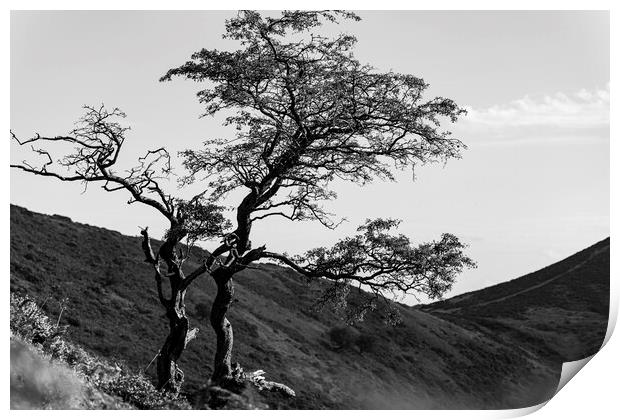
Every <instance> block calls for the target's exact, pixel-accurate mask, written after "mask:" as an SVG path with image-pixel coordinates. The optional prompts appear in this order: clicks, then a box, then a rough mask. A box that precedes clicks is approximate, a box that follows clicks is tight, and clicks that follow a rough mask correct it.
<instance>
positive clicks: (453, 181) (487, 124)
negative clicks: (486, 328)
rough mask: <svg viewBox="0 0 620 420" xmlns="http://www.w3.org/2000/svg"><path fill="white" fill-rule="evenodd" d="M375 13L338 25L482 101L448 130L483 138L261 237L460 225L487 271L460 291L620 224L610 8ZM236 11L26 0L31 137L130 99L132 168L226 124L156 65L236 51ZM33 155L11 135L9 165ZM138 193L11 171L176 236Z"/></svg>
mask: <svg viewBox="0 0 620 420" xmlns="http://www.w3.org/2000/svg"><path fill="white" fill-rule="evenodd" d="M359 14H360V16H361V17H362V21H360V22H346V23H343V24H340V25H329V26H326V27H324V28H323V29H322V32H323V33H324V34H330V33H331V34H335V33H337V32H348V33H351V34H354V35H355V36H356V37H357V38H358V44H357V46H356V48H355V54H356V57H357V58H358V59H359V60H360V61H361V62H365V63H370V64H372V65H373V66H375V67H376V68H377V69H379V70H383V71H388V70H393V71H396V72H400V73H410V74H414V75H416V76H419V77H422V78H424V80H425V81H426V82H428V83H429V84H430V85H431V87H430V89H429V91H428V93H429V96H445V97H449V98H451V99H454V100H455V101H456V102H457V103H458V104H459V105H461V106H463V107H466V108H467V109H468V115H467V116H466V117H465V118H462V119H461V120H459V122H458V123H456V124H454V125H448V126H446V128H447V129H449V130H450V131H452V132H453V133H454V135H455V136H456V137H458V138H460V139H461V140H462V141H463V142H464V143H465V144H466V145H467V146H468V149H467V150H466V151H465V152H464V154H463V159H461V160H456V161H450V162H448V164H447V165H445V166H442V165H434V166H431V165H429V166H424V167H421V168H418V169H416V174H415V175H416V179H415V181H413V180H412V177H411V173H410V172H405V173H401V174H399V175H398V180H397V182H395V183H383V182H375V183H373V184H371V185H367V186H364V187H359V186H356V185H349V184H342V183H341V184H337V185H336V186H335V188H336V191H337V192H338V199H337V200H336V201H334V202H331V203H329V205H328V206H327V207H328V208H329V209H330V210H331V211H332V212H335V213H336V214H338V215H339V216H342V217H346V218H347V220H348V221H347V222H346V223H344V224H342V225H341V226H340V227H339V228H338V229H337V230H335V231H329V230H326V229H324V228H322V227H321V226H320V225H318V224H316V223H291V222H287V221H283V220H281V219H273V220H269V219H267V220H265V221H262V223H260V224H256V225H255V227H254V231H253V243H254V244H263V243H265V244H266V245H267V246H268V248H269V249H271V250H274V251H277V252H283V251H287V252H289V253H291V254H294V253H300V252H303V251H305V250H307V249H310V248H313V247H316V246H323V245H331V244H333V243H334V242H335V241H337V240H338V239H339V238H342V237H344V236H349V235H352V234H354V233H355V228H356V227H357V226H358V225H359V224H360V223H362V222H363V221H364V220H365V219H366V218H373V217H392V218H398V219H402V220H403V223H402V225H401V231H402V233H404V234H406V235H408V236H409V237H410V238H411V239H412V241H413V242H414V243H418V242H424V241H429V240H432V239H436V238H439V236H440V235H441V233H443V232H451V233H454V234H456V235H457V236H459V237H460V238H461V239H462V240H463V241H464V242H466V243H468V244H469V248H468V249H467V252H468V254H469V255H470V256H471V257H472V258H473V259H475V260H476V262H477V263H478V268H477V269H475V270H468V271H466V272H464V273H463V274H462V275H461V276H459V279H458V281H457V283H456V284H455V286H454V288H453V290H452V291H451V292H450V293H449V294H448V295H447V296H452V295H455V294H460V293H463V292H466V291H470V290H475V289H479V288H482V287H486V286H489V285H492V284H495V283H498V282H502V281H507V280H510V279H513V278H516V277H518V276H521V275H524V274H527V273H529V272H531V271H534V270H537V269H539V268H542V267H544V266H546V265H549V264H551V263H554V262H556V261H558V260H560V259H562V258H564V257H566V256H569V255H571V254H572V253H574V252H576V251H579V250H581V249H583V248H585V247H587V246H589V245H591V244H593V243H594V242H596V241H599V240H602V239H603V238H605V237H607V236H609V205H610V198H609V189H610V174H609V170H610V168H609V79H610V75H609V14H608V13H606V12H583V11H581V12H572V11H553V12H547V11H531V12H528V11H495V12H485V11H460V12H451V11H389V12H388V11H377V12H369V11H366V12H360V13H359ZM233 15H234V12H225V11H217V12H209V11H200V12H196V11H194V12H180V11H176V12H175V11H162V12H142V11H136V12H128V11H122V12H112V11H105V12H103V11H88V12H67V11H51V12H49V11H48V12H25V11H19V12H15V11H14V12H12V13H11V29H10V31H11V40H10V43H11V52H10V54H11V57H10V74H11V76H10V78H11V95H10V102H11V117H10V120H11V121H10V123H11V129H12V130H13V131H14V132H15V133H16V134H17V135H19V136H21V137H27V136H29V135H32V134H34V133H35V132H39V133H41V134H46V135H57V134H64V133H66V132H68V131H69V130H70V129H71V128H72V126H73V122H74V121H75V120H77V119H78V118H79V117H80V115H81V113H82V110H81V106H82V105H84V104H93V105H96V104H101V103H102V102H103V103H105V104H106V106H109V107H113V106H117V107H119V108H121V109H122V110H123V111H125V112H126V113H127V116H128V117H127V123H128V124H129V125H130V126H131V127H132V130H131V131H130V133H129V135H128V138H127V142H126V143H125V145H124V151H123V153H124V156H123V157H122V159H121V161H119V164H120V165H121V166H123V167H125V168H129V167H131V166H133V165H134V164H135V162H136V159H137V157H138V156H140V155H141V154H143V153H144V151H145V150H147V149H152V148H153V147H154V146H156V147H159V146H164V145H165V146H167V147H168V149H169V150H170V151H171V152H176V151H180V150H183V149H186V148H196V147H199V145H200V144H201V143H202V142H203V141H204V140H206V139H207V138H212V137H222V136H225V135H227V134H228V133H229V131H227V130H226V129H225V128H222V126H221V122H222V117H215V118H199V115H200V114H201V111H202V108H201V106H200V105H199V104H198V102H197V100H196V98H195V93H196V91H198V90H199V89H200V85H199V84H196V83H193V82H188V81H183V80H175V81H173V82H168V83H160V82H159V81H158V79H159V77H161V76H162V75H163V74H164V73H165V72H166V71H167V70H168V69H169V68H172V67H175V66H178V65H180V64H182V63H184V62H185V61H186V60H187V59H188V58H189V56H190V55H191V53H193V52H194V51H197V50H199V49H201V48H218V49H230V48H235V47H236V44H235V43H234V42H233V41H230V40H222V39H221V34H222V33H223V31H224V20H225V19H226V18H228V17H231V16H233ZM27 152H28V150H24V149H20V148H19V147H15V145H11V157H10V158H11V162H19V161H21V160H22V159H24V158H25V157H26V156H27V155H28V153H27ZM177 172H178V173H182V168H180V167H177ZM128 198H129V197H128V195H127V194H125V193H124V192H117V193H106V192H105V191H103V190H102V189H101V188H99V187H97V186H96V185H91V186H89V188H88V189H87V190H86V191H85V192H84V187H83V186H82V185H80V184H70V183H62V182H59V181H56V180H53V179H46V178H40V177H36V176H34V175H29V174H24V173H20V172H18V171H17V170H11V175H10V201H11V203H13V204H17V205H20V206H24V207H26V208H28V209H30V210H33V211H37V212H42V213H47V214H62V215H66V216H69V217H71V218H72V219H73V220H74V221H77V222H82V223H88V224H91V225H96V226H104V227H107V228H109V229H113V230H117V231H120V232H122V233H124V234H127V235H138V233H139V230H138V226H144V225H148V226H149V227H150V231H151V232H152V233H153V234H154V236H161V234H162V233H163V231H164V229H165V227H166V224H165V220H164V219H163V218H162V217H161V215H158V214H157V213H156V212H155V211H154V210H152V209H150V208H148V207H145V206H141V205H138V204H133V205H127V199H128ZM235 198H238V196H237V197H236V196H234V195H233V196H231V201H229V202H228V204H230V205H234V201H235ZM205 245H206V248H207V249H209V248H210V247H212V246H213V244H212V243H207V244H205ZM137 246H138V245H137ZM407 302H408V303H415V302H416V301H415V299H413V298H409V299H408V300H407Z"/></svg>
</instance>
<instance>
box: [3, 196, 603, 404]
mask: <svg viewBox="0 0 620 420" xmlns="http://www.w3.org/2000/svg"><path fill="white" fill-rule="evenodd" d="M605 246H607V248H606V249H605ZM601 247H602V248H601ZM594 249H595V250H599V251H600V252H598V254H596V256H593V257H592V259H593V260H588V261H593V262H589V263H587V264H583V265H581V266H580V267H578V268H575V269H573V270H572V271H570V270H569V269H570V268H571V267H575V266H576V265H578V264H579V262H581V261H582V260H583V259H584V258H586V259H587V258H588V256H590V255H592V252H590V251H588V252H586V251H587V250H586V251H584V252H586V254H584V255H585V257H583V258H582V257H579V258H578V259H577V260H575V261H576V263H575V264H573V263H572V262H569V263H567V265H566V267H567V269H565V270H555V269H553V267H555V266H551V267H549V268H548V269H553V270H552V271H550V272H548V273H546V274H544V275H543V274H541V275H540V277H536V278H532V279H531V281H529V280H528V282H526V283H523V282H522V283H515V282H517V281H514V282H509V283H505V285H508V286H507V287H508V289H506V290H505V291H503V292H498V293H499V294H490V295H489V294H488V293H490V292H489V289H485V290H483V291H481V292H475V293H472V294H469V295H465V296H466V298H465V300H464V301H463V300H462V301H461V304H459V303H458V302H459V300H458V297H457V298H454V299H451V300H448V301H446V302H444V303H441V304H436V305H431V306H426V307H422V308H409V307H403V308H402V315H403V323H402V324H400V325H399V326H396V327H388V326H386V325H385V323H384V322H383V320H382V319H381V318H380V317H379V316H378V315H374V314H373V315H372V316H370V317H369V319H368V320H367V321H366V322H364V323H362V324H360V325H357V326H356V327H355V330H356V331H355V333H356V334H361V335H363V336H366V337H374V338H375V340H374V345H373V346H368V348H366V347H365V348H363V349H360V348H359V346H356V345H351V346H345V347H344V348H337V346H335V345H334V343H333V342H332V341H331V340H330V338H329V333H328V332H329V330H330V329H331V328H333V327H335V326H338V325H339V323H338V321H337V319H336V318H335V317H334V316H333V315H332V314H330V313H328V312H322V313H316V312H314V311H313V310H312V309H311V307H312V303H313V301H314V299H315V297H316V296H317V293H318V292H319V290H318V289H319V288H320V286H318V285H317V284H314V285H312V286H309V285H308V284H307V282H306V280H305V279H303V278H302V277H300V276H298V275H296V274H295V273H293V272H292V271H290V270H287V269H283V268H281V267H278V266H275V265H270V264H266V265H260V266H257V267H256V268H255V269H252V270H246V271H245V272H243V273H241V274H240V275H239V276H237V277H236V289H235V290H236V298H237V300H236V301H235V303H234V304H233V306H232V309H231V311H230V320H231V322H232V325H233V327H234V331H235V350H234V354H233V359H234V360H236V361H238V362H239V363H240V364H241V365H242V366H243V367H244V368H245V369H246V370H253V369H263V370H265V371H266V375H267V379H270V380H274V381H278V382H282V383H285V384H287V385H289V386H291V387H292V388H293V389H295V391H296V392H297V395H298V397H297V398H295V399H294V400H274V401H271V404H272V407H274V408H516V407H525V406H530V405H533V404H536V403H539V402H541V401H543V400H544V399H546V398H548V397H549V396H551V395H552V394H553V391H554V390H555V387H556V385H557V382H558V379H559V375H560V369H561V361H562V360H563V358H565V357H566V356H570V357H568V358H571V357H573V358H574V357H577V356H583V355H587V354H591V353H592V352H594V351H596V349H597V348H598V347H600V345H601V343H602V336H601V334H600V331H603V334H604V329H605V326H606V323H607V318H606V315H605V314H606V311H607V309H606V305H607V302H608V292H606V290H608V282H609V256H608V242H607V243H606V245H605V243H603V244H602V245H601V244H597V245H596V246H595V247H594ZM197 254H199V255H196V256H195V258H193V260H194V261H200V258H201V257H202V256H204V255H201V254H203V253H202V251H199V252H197ZM577 255H579V254H577ZM605 255H606V258H607V260H605ZM142 260H143V256H141V249H140V240H139V238H137V237H126V236H123V235H121V234H119V233H117V232H112V231H109V230H106V229H102V228H97V227H92V226H88V225H83V224H77V223H73V222H71V220H70V219H68V218H65V217H61V216H45V215H41V214H37V213H33V212H30V211H28V210H26V209H23V208H19V207H16V206H11V290H13V291H17V292H21V293H28V294H29V295H30V296H32V297H33V298H35V299H36V300H37V302H39V303H40V304H44V305H45V309H46V311H48V313H49V314H50V316H52V317H57V316H58V314H59V307H60V305H59V302H60V301H61V300H62V299H64V298H68V303H67V309H66V310H65V311H64V312H63V315H62V322H63V323H68V324H69V335H70V338H71V339H72V340H74V341H75V342H77V343H79V344H81V345H82V346H84V347H85V348H86V349H88V350H89V351H92V352H93V353H95V354H99V355H102V356H106V357H115V358H118V359H123V360H125V361H126V362H127V364H128V365H129V366H131V367H133V368H134V369H136V370H138V369H144V368H145V367H146V366H147V365H148V364H149V362H150V361H151V360H152V359H153V357H154V356H155V354H156V353H157V350H158V348H159V347H160V345H161V343H162V341H163V339H164V337H165V334H166V328H167V327H166V322H165V317H164V316H163V312H162V309H161V307H160V306H159V303H158V301H157V298H156V293H155V285H154V281H153V277H152V272H151V271H150V270H149V267H148V266H147V265H146V264H144V263H142ZM594 260H595V261H594ZM605 261H606V262H605ZM562 263H564V262H562ZM191 268H192V266H191V264H189V263H188V271H189V270H191ZM535 274H536V273H535ZM557 275H560V276H559V277H557V278H555V279H554V280H553V281H551V282H549V283H545V284H544V285H543V286H541V287H539V288H538V289H532V290H527V289H528V288H531V287H533V286H536V285H538V284H541V283H544V282H546V281H548V280H549V279H550V278H551V277H554V276H557ZM526 277H529V276H526ZM584 283H588V284H592V285H594V284H596V286H592V287H584ZM497 287H498V288H499V289H497V290H500V291H501V290H502V286H501V285H500V286H497ZM554 287H561V289H562V290H563V291H564V292H563V293H564V295H562V296H563V298H562V299H557V298H558V296H559V294H558V292H557V290H556V289H554ZM606 288H607V289H606ZM534 290H538V292H539V293H535V296H536V298H535V299H534V300H532V301H531V302H530V301H529V300H528V299H529V298H528V296H529V295H530V294H531V292H532V291H534ZM519 292H522V293H521V294H519ZM477 293H482V294H481V295H480V297H477V296H478V295H477ZM493 293H495V292H493ZM213 296H214V287H213V285H212V284H211V281H210V278H208V277H207V276H204V277H202V278H201V279H200V280H198V281H197V282H196V283H195V284H194V285H193V286H192V288H191V290H190V291H189V293H188V298H187V307H188V312H189V314H190V316H191V319H192V321H193V322H194V324H195V325H196V324H197V326H198V327H199V328H200V329H201V331H200V333H199V335H198V338H197V339H196V340H195V341H192V342H191V344H190V345H189V347H188V349H187V351H186V352H185V353H184V355H183V357H182V360H181V367H182V369H184V371H185V374H186V380H187V384H186V390H187V392H188V394H189V396H190V398H191V394H192V393H193V392H194V391H195V390H196V389H197V388H198V387H199V386H200V385H201V384H204V382H205V381H206V380H207V378H208V377H209V376H210V373H211V360H212V357H213V343H214V340H215V337H214V335H213V333H212V332H211V330H210V328H209V327H208V321H207V320H206V319H199V317H200V311H199V309H198V305H199V304H207V305H210V302H211V299H212V297H213ZM498 298H504V299H503V300H497V299H498ZM515 299H517V300H515ZM481 303H484V305H482V304H481ZM476 305H477V306H476ZM514 306H516V307H517V308H516V309H515V308H513V307H514ZM480 307H484V308H485V309H480ZM503 307H506V308H508V309H506V310H505V311H504V312H501V308H503ZM476 308H478V309H476ZM497 308H499V309H497ZM509 308H513V309H509ZM496 310H497V311H498V312H495V315H494V311H496ZM54 319H55V318H54ZM545 320H549V322H544V321H545ZM583 331H597V332H596V333H594V332H593V333H592V334H591V335H588V336H587V340H585V342H582V341H581V340H580V339H579V337H580V334H581V333H582V332H583ZM567 344H568V345H570V346H569V347H570V348H572V349H573V350H570V351H568V350H565V348H566V347H567V346H566V345H567ZM560 349H564V350H560ZM361 350H364V351H361ZM569 353H570V354H569ZM147 373H151V374H152V373H153V365H151V366H150V367H149V368H148V370H147Z"/></svg>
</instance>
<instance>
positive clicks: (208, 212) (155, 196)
mask: <svg viewBox="0 0 620 420" xmlns="http://www.w3.org/2000/svg"><path fill="white" fill-rule="evenodd" d="M84 108H85V111H86V112H85V115H84V116H83V117H82V118H81V119H80V120H79V121H78V123H77V125H76V128H75V129H73V130H72V131H71V132H70V133H69V134H68V135H64V136H56V137H45V136H41V135H39V134H36V135H35V136H34V137H32V138H29V139H27V140H23V141H22V140H20V139H19V138H18V137H17V136H16V135H15V134H13V132H11V137H12V139H13V140H14V141H17V142H18V143H19V144H20V145H23V146H26V145H29V146H31V150H32V152H33V153H34V155H35V156H38V157H39V158H40V159H39V161H40V162H38V163H35V162H33V161H34V160H37V159H35V158H34V157H33V159H31V161H24V162H22V163H18V164H12V165H11V167H12V168H17V169H21V170H22V171H25V172H29V173H32V174H35V175H40V176H47V177H53V178H56V179H59V180H61V181H77V182H82V183H84V184H86V185H88V184H90V183H93V182H95V183H100V184H101V186H102V187H103V188H104V189H105V190H106V191H110V192H113V191H121V190H122V191H127V192H129V194H130V199H129V203H134V202H138V203H142V204H144V205H147V206H150V207H152V208H154V209H155V210H157V211H158V212H159V213H160V214H161V215H163V216H164V217H165V218H166V219H167V221H168V226H169V227H168V230H167V232H166V235H165V238H164V241H163V243H162V244H161V246H160V247H159V248H158V250H157V252H155V251H154V250H153V248H152V246H151V240H150V238H149V234H148V228H143V229H141V232H140V233H141V235H142V237H143V240H142V249H143V251H144V255H145V258H146V262H147V263H148V264H149V265H151V266H152V267H153V271H154V274H155V284H156V286H157V295H158V298H159V302H160V303H161V305H162V306H163V307H164V308H165V310H166V316H167V318H168V322H169V327H170V329H169V333H168V336H167V337H166V340H165V342H164V344H163V346H162V347H161V349H160V350H159V353H158V356H157V377H158V385H157V387H158V389H163V390H166V391H169V392H172V393H174V394H177V393H178V392H179V390H180V387H181V384H182V382H183V376H184V375H183V372H182V371H181V369H180V368H179V366H178V360H179V358H180V357H181V354H182V353H183V350H184V349H185V347H186V346H187V344H188V343H189V342H190V341H191V340H192V339H193V338H194V337H195V336H196V333H197V332H198V329H197V328H194V329H190V328H189V321H188V318H187V316H186V314H185V293H186V291H187V288H188V287H189V286H190V284H191V283H192V281H193V280H195V279H196V278H197V277H198V276H199V275H201V274H203V273H204V272H205V271H206V266H205V265H204V264H202V265H201V266H200V267H199V268H197V269H196V270H194V271H193V272H191V273H189V274H187V275H185V274H184V273H183V270H182V266H183V263H184V262H185V260H186V259H187V258H188V257H189V251H190V248H191V245H192V244H193V243H194V242H195V241H197V240H201V239H205V238H210V237H214V236H218V235H221V232H222V229H225V228H227V227H228V225H229V222H226V221H225V219H224V218H223V216H222V213H221V210H222V208H221V207H219V206H217V205H214V204H210V203H208V202H207V201H205V199H204V194H199V195H196V196H194V197H193V198H191V199H190V200H181V199H178V198H174V197H172V196H171V195H168V194H166V193H165V192H164V190H163V189H162V188H161V187H160V183H161V180H162V179H165V178H168V177H169V175H170V174H171V165H170V155H169V153H168V151H167V150H166V149H165V148H163V147H162V148H159V149H156V150H149V151H147V152H146V154H145V155H144V156H143V157H141V158H139V159H138V161H139V162H138V165H136V166H135V167H133V168H131V169H129V170H127V171H124V172H121V173H119V172H118V170H117V168H116V166H117V159H118V157H119V154H120V153H121V149H122V146H123V144H124V142H125V135H126V133H127V130H128V129H129V128H128V127H125V126H122V125H121V124H120V122H119V120H121V119H122V118H124V117H125V114H124V113H123V112H121V111H120V110H119V109H116V108H115V109H113V110H111V111H108V110H107V109H105V108H104V107H103V105H102V106H101V107H98V108H95V107H89V106H86V107H84ZM54 150H55V151H56V152H58V153H59V154H60V157H59V158H54V157H53V155H54V153H53V151H54ZM183 240H185V241H186V243H185V244H182V241H183ZM162 262H163V263H164V264H163V267H162V264H161V263H162ZM117 275H120V274H117ZM164 281H168V283H169V287H170V294H169V296H168V297H166V294H165V293H164V290H163V286H162V283H163V282H164Z"/></svg>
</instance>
